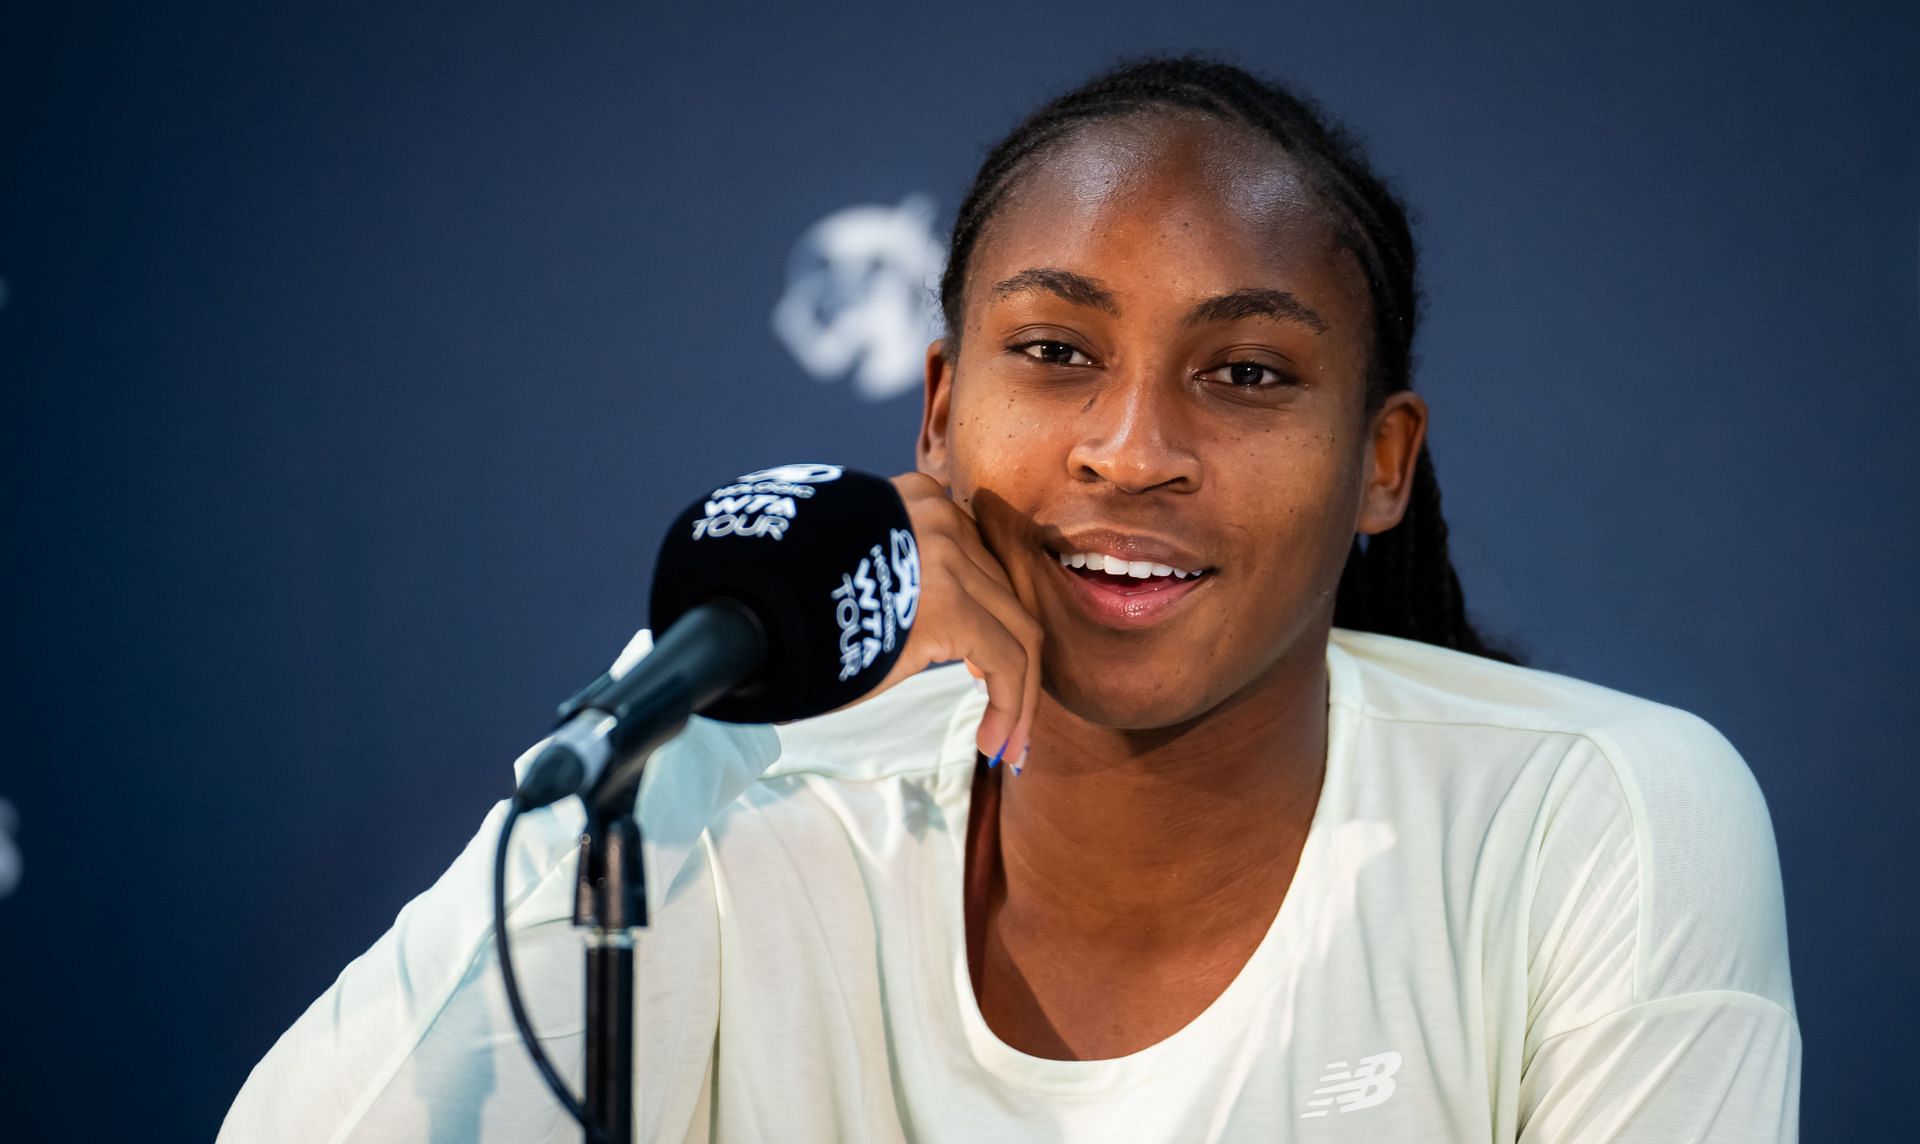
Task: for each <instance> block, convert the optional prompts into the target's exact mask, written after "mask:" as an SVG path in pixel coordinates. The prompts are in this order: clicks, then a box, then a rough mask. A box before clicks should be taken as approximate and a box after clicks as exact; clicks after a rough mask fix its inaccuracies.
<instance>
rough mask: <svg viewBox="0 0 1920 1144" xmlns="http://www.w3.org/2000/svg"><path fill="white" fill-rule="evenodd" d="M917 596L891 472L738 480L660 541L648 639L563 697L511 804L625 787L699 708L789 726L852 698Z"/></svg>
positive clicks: (797, 470) (882, 663)
mask: <svg viewBox="0 0 1920 1144" xmlns="http://www.w3.org/2000/svg"><path fill="white" fill-rule="evenodd" d="M919 603H920V551H919V547H918V545H917V544H915V542H914V537H913V525H912V522H911V521H910V520H909V518H908V516H907V509H906V505H905V503H904V502H902V501H901V499H900V494H899V492H898V491H897V490H896V489H895V488H894V487H893V484H892V482H890V481H888V480H886V479H885V478H883V477H877V476H874V475H872V474H870V473H863V472H859V471H857V470H853V469H848V468H844V467H842V466H839V465H824V464H795V465H780V466H777V467H775V468H771V469H761V470H759V471H757V472H752V473H747V474H745V475H743V476H740V477H736V478H735V479H733V480H731V481H729V482H727V483H726V484H723V485H721V486H719V487H718V488H715V489H714V490H713V491H712V492H711V493H709V494H707V495H706V496H705V497H702V498H701V499H699V500H696V501H694V502H693V503H692V504H690V505H688V506H687V508H686V509H685V510H684V511H682V512H681V513H680V515H679V516H678V517H677V518H675V520H674V522H673V525H672V526H671V527H670V528H669V529H668V530H667V535H666V539H665V540H664V541H662V542H661V546H660V555H659V557H658V559H657V560H656V562H655V565H654V574H653V590H652V593H651V597H650V602H649V612H650V614H649V626H650V627H651V628H652V629H653V631H655V632H657V633H661V634H660V636H659V638H658V639H656V640H655V642H654V646H653V650H652V651H651V652H649V653H648V654H647V655H646V656H645V657H643V658H641V659H640V660H639V662H638V663H637V664H631V665H629V664H627V663H625V662H624V660H625V657H622V659H623V662H620V663H616V664H615V665H614V667H613V668H612V669H610V670H609V671H608V672H607V673H606V674H604V675H602V676H601V677H600V678H599V679H597V680H595V681H594V682H593V683H591V684H589V685H587V687H586V688H585V689H584V690H582V691H581V692H580V694H578V695H576V696H574V697H573V698H572V699H570V700H568V701H567V702H566V703H565V704H563V705H562V706H561V708H560V719H561V723H560V727H559V729H558V730H556V731H555V732H554V734H553V736H552V738H551V739H549V740H548V742H547V745H546V747H545V748H544V749H543V750H542V751H541V752H540V754H539V755H538V756H537V757H536V758H535V759H534V762H533V765H532V767H530V768H529V769H528V771H527V777H526V781H524V782H523V783H521V784H520V788H519V789H518V790H517V791H515V792H514V801H515V802H516V803H517V804H518V805H519V806H520V809H521V810H523V811H524V810H533V809H535V808H538V807H542V806H546V805H548V804H549V803H552V802H556V801H558V800H560V799H562V798H565V797H566V796H568V795H570V794H584V795H586V796H588V797H590V798H591V797H596V796H597V795H598V794H599V792H601V791H603V790H612V789H618V787H619V786H620V785H621V783H622V782H623V781H624V780H625V779H627V778H629V777H630V775H629V774H628V773H627V771H628V768H625V767H622V766H621V765H620V764H623V763H625V762H626V761H627V760H629V759H635V758H638V759H641V760H644V759H645V758H646V756H647V755H648V754H649V753H651V752H652V751H653V749H654V748H656V747H658V746H660V744H662V743H665V742H666V741H668V740H669V739H671V738H673V737H674V736H675V735H677V734H679V733H680V731H681V730H682V729H683V728H684V727H685V726H686V723H687V719H688V717H689V716H691V715H694V714H700V715H705V716H707V717H708V718H712V719H718V720H721V721H723V722H729V723H781V722H786V721H788V720H792V719H804V718H807V717H808V716H812V715H820V714H824V713H826V712H828V711H832V710H834V709H836V708H839V707H844V706H846V705H847V704H849V703H852V702H853V701H854V700H856V699H859V698H860V697H861V696H863V695H865V694H866V693H867V692H869V691H871V690H873V689H874V688H875V687H877V686H879V684H880V681H881V680H883V679H885V678H886V676H887V672H888V671H890V670H892V668H893V665H894V663H895V662H896V661H897V660H898V659H899V658H900V652H901V649H902V648H903V647H905V645H906V641H907V632H908V630H909V629H910V628H912V626H913V619H914V614H915V613H916V611H917V610H918V608H919ZM610 767H611V768H612V770H611V771H610V770H609V768H610Z"/></svg>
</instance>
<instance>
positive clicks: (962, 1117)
mask: <svg viewBox="0 0 1920 1144" xmlns="http://www.w3.org/2000/svg"><path fill="white" fill-rule="evenodd" d="M1416 298H1417V293H1416V288H1415V280H1414V250H1413V244H1412V241H1411V237H1410V234H1409V230H1408V227H1407V223H1406V219H1405V214H1404V211H1403V209H1402V208H1401V206H1400V205H1399V203H1398V202H1397V201H1396V200H1395V199H1394V198H1393V196H1392V195H1391V194H1390V193H1389V192H1388V191H1387V190H1386V189H1385V188H1384V187H1383V186H1382V185H1381V183H1380V181H1379V180H1378V179H1377V178H1376V177H1375V176H1374V175H1373V174H1372V173H1371V172H1370V171H1369V170H1368V169H1367V167H1366V166H1365V164H1364V162H1363V160H1362V158H1361V156H1360V153H1359V151H1358V150H1357V148H1356V147H1355V146H1354V145H1353V144H1352V143H1351V142H1349V141H1348V140H1346V139H1345V138H1344V137H1343V136H1341V135H1340V134H1339V133H1338V132H1337V131H1335V130H1333V129H1331V128H1329V127H1328V126H1326V125H1325V124H1324V123H1323V122H1322V121H1321V120H1320V119H1319V118H1318V117H1317V116H1316V114H1315V113H1314V112H1313V111H1312V110H1311V109H1310V108H1309V107H1308V106H1307V105H1305V104H1303V103H1302V102H1300V101H1299V100H1298V99H1296V98H1295V97H1293V96H1291V95H1289V94H1288V93H1286V92H1285V91H1283V90H1281V89H1279V88H1276V87H1273V86H1271V85H1267V84H1263V83H1261V82H1259V81H1257V80H1256V79H1254V78H1253V77H1251V76H1249V75H1247V74H1245V73H1243V72H1241V71H1238V70H1236V69H1233V68H1229V67H1224V66H1220V65H1216V64H1211V63H1206V62H1199V61H1191V60H1156V61H1148V62H1144V63H1140V64H1136V65H1132V66H1128V67H1125V68H1122V69H1120V70H1118V71H1115V72H1113V73H1110V74H1108V75H1106V76H1103V77H1101V78H1098V79H1096V80H1094V81H1093V82H1091V83H1090V84H1088V85H1086V86H1084V87H1082V88H1080V89H1079V90H1077V91H1075V92H1072V93H1070V94H1068V95H1066V96H1063V97H1061V98H1060V99H1058V100H1056V101H1054V102H1053V103H1051V104H1049V105H1047V106H1046V107H1044V108H1042V109H1041V110H1040V111H1039V112H1037V113H1036V114H1035V116H1034V117H1033V118H1031V119H1030V120H1029V121H1028V122H1027V123H1025V124H1023V125H1022V126H1021V127H1020V128H1018V129H1017V130H1016V131H1015V132H1014V133H1013V135H1012V136H1010V137H1009V138H1008V139H1007V140H1006V141H1004V142H1003V143H1002V144H1001V145H1000V146H999V147H998V148H997V149H996V150H995V151H994V152H993V153H992V154H991V155H990V156H989V158H988V159H987V161H986V164H985V165H984V167H983V169H982V170H981V172H980V174H979V176H978V178H977V180H976V182H975V184H974V187H973V190H972V192H971V193H970V194H969V196H968V198H967V200H966V202H965V204H964V205H963V206H962V208H961V211H960V215H959V218H958V220H957V223H956V225H955V228H954V234H953V242H952V248H951V255H950V261H949V265H948V269H947V273H946V278H945V281H944V283H943V289H942V301H943V305H944V310H945V316H946V320H947V327H948V335H947V337H946V338H945V339H944V341H942V342H938V343H935V345H934V346H933V347H932V348H931V349H930V350H929V353H928V358H927V388H926V401H925V406H924V410H923V417H922V423H921V431H920V439H919V447H918V461H919V464H918V470H917V471H916V472H915V473H910V474H907V475H905V476H902V477H900V478H898V480H897V482H896V483H897V485H898V487H899V488H900V489H901V491H902V493H903V495H904V497H905V498H906V500H907V503H908V507H909V511H910V512H911V514H912V516H913V519H914V524H915V528H916V530H917V532H918V534H919V536H920V542H921V552H922V558H923V561H924V562H925V566H926V571H925V586H924V594H923V596H922V603H921V609H922V611H921V615H920V618H919V621H918V623H917V624H916V627H915V629H914V632H913V636H912V639H911V640H910V642H909V644H908V647H907V654H906V658H904V659H903V660H902V662H901V664H900V666H899V667H898V668H897V669H896V671H895V672H894V673H893V674H892V676H891V677H890V678H889V680H888V686H887V687H886V688H885V689H883V693H881V694H879V695H878V696H877V697H874V698H870V699H869V700H868V701H866V702H864V703H862V704H859V705H857V706H855V707H852V708H849V709H845V710H842V711H839V712H835V713H834V714H831V715H828V716H825V717H822V718H819V719H814V720H808V721H804V722H801V723H796V724H791V725H788V726H784V727H781V728H779V729H777V730H775V729H772V728H765V727H752V728H732V727H723V726H720V725H717V724H711V723H706V722H704V721H698V722H696V725H695V726H694V727H693V728H692V729H691V730H690V731H689V732H688V733H687V734H686V735H685V736H683V737H682V738H681V739H680V740H678V741H676V742H675V743H674V744H672V745H671V746H670V747H669V748H667V749H665V750H663V751H662V752H661V753H660V754H658V755H657V756H656V757H655V759H654V761H653V762H652V764H651V766H650V769H649V771H648V774H647V778H646V782H645V784H644V785H643V787H642V790H641V794H640V799H639V809H640V816H641V820H642V823H643V826H644V829H645V832H646V837H647V839H648V861H649V868H650V871H651V877H650V879H649V886H650V892H651V893H652V895H653V901H652V906H653V925H652V927H651V928H650V929H648V930H647V931H646V932H645V934H644V936H643V938H642V942H641V953H640V961H641V964H640V969H639V976H640V983H641V991H642V999H641V1002H640V1006H639V1017H638V1020H639V1028H638V1037H639V1047H638V1050H637V1055H638V1058H639V1060H640V1062H641V1063H640V1066H639V1070H638V1071H639V1077H638V1081H637V1083H638V1086H639V1096H638V1102H639V1111H638V1114H637V1116H638V1134H639V1136H640V1137H641V1138H643V1139H648V1140H669V1141H680V1140H706V1139H719V1140H781V1141H830V1140H902V1139H911V1140H953V1141H1026V1140H1032V1141H1043V1140H1048V1141H1050V1140H1076V1141H1105V1140H1129V1141H1131V1140H1179V1141H1189V1140H1221V1141H1227V1140H1234V1141H1238V1140H1263V1141H1264V1140H1303V1141H1304V1140H1316V1141H1361V1140H1366V1141H1381V1140H1393V1141H1402V1140H1449V1141H1451V1140H1474V1141H1488V1140H1493V1141H1512V1140H1528V1141H1556V1142H1559V1141H1601V1140H1607V1141H1618V1140H1630V1141H1647V1142H1652V1141H1662V1142H1665V1141H1678V1140H1698V1141H1725V1142H1731V1141H1753V1140H1790V1139H1793V1138H1794V1136H1795V1131H1796V1127H1795V1125H1796V1115H1797V1099H1798V1080H1799V1053H1800V1042H1799V1036H1798V1030H1797V1026H1796V1024H1795V1018H1794V1014H1793V998H1792V990H1791V984H1790V981H1789V976H1788V967H1787V957H1786V941H1785V926H1784V918H1783V913H1782V907H1781V900H1780V885H1779V874H1778V870H1777V863H1776V859H1775V855H1774V848H1773V840H1772V834H1771V829H1770V826H1769V824H1768V819H1767V814H1766V808H1765V806H1764V804H1763V802H1762V800H1761V797H1760V794H1759V792H1758V790H1757V788H1756V787H1755V785H1754V783H1753V781H1752V778H1751V776H1750V775H1749V774H1748V772H1747V770H1746V768H1745V766H1744V764H1743V763H1742V762H1741V760H1740V758H1739V756H1738V755H1737V754H1735V753H1734V751H1733V749H1732V748H1731V747H1730V746H1728V744H1727V743H1726V742H1725V740H1724V739H1722V738H1721V737H1720V736H1719V735H1718V734H1717V733H1716V732H1714V730H1713V729H1712V728H1711V727H1709V726H1707V725H1706V724H1704V723H1703V722H1701V721H1700V720H1698V719H1696V718H1694V717H1692V716H1690V715H1687V714H1685V713H1684V712H1680V711H1676V710H1673V709H1671V708H1667V707H1662V706H1659V705H1657V704H1653V703H1650V702H1647V701H1645V700H1640V699H1635V698H1632V697H1629V696H1625V695H1621V694H1619V693H1617V692H1612V691H1608V690H1605V689H1603V688H1599V687H1595V686H1591V685H1588V684H1583V683H1579V682H1577V681H1574V680H1570V679H1566V678H1563V677H1560V676H1555V675H1549V674H1546V673H1544V672H1537V671H1531V670H1528V669H1525V668H1522V667H1518V666H1514V665H1512V664H1511V663H1509V662H1502V660H1503V658H1504V657H1501V656H1497V655H1494V654H1491V653H1490V652H1489V649H1488V648H1487V646H1486V645H1485V644H1484V643H1483V641H1482V640H1481V639H1480V637H1479V636H1477V635H1476V634H1475V632H1474V630H1473V628H1472V627H1471V626H1470V625H1469V624H1468V622H1467V620H1466V618H1465V614H1464V611H1463V608H1462V604H1461V597H1460V592H1459V588H1458V583H1457V581H1456V579H1455V576H1454V573H1453V571H1452V568H1451V566H1450V563H1449V561H1448V557H1447V553H1446V539H1445V538H1446V528H1445V525H1444V523H1443V522H1442V521H1441V518H1440V514H1439V491H1438V488H1437V486H1436V485H1435V483H1434V476H1433V470H1432V467H1431V465H1430V464H1429V462H1428V460H1427V453H1426V449H1425V434H1426V427H1427V413H1426V407H1425V405H1424V403H1423V402H1422V401H1421V399H1420V398H1419V397H1417V396H1416V395H1414V394H1413V393H1412V392H1411V391H1410V390H1409V388H1408V386H1409V382H1410V361H1411V353H1410V350H1411V345H1412V340H1413V333H1414V319H1415V311H1416V305H1415V302H1416ZM1362 538H1364V540H1363V539H1362ZM1336 625H1337V627H1336ZM960 659H964V660H966V661H967V662H968V664H969V665H970V666H971V667H972V668H973V669H974V670H975V671H976V672H977V673H978V674H980V675H982V676H983V677H984V680H985V688H984V690H985V695H982V694H980V693H979V692H977V691H976V690H975V689H974V688H973V687H970V686H969V685H968V684H969V680H968V676H967V675H966V674H965V672H964V671H962V670H961V669H960V668H959V667H957V666H950V667H942V668H936V669H933V670H925V669H927V668H929V667H930V666H931V665H933V664H938V663H943V662H947V661H951V660H960ZM1003 758H1004V759H1006V760H1007V761H1008V763H1009V766H1007V767H999V766H996V765H995V764H997V763H998V762H999V761H1000V760H1001V759H1003ZM497 825H498V812H496V815H495V818H494V819H493V820H490V822H489V825H488V826H487V827H485V828H483V829H482V830H481V832H480V834H479V835H478V836H477V837H476V839H475V841H474V843H473V845H472V846H471V847H470V848H469V851H468V852H467V853H466V854H465V855H463V856H462V857H461V858H460V859H459V860H458V861H457V862H456V864H455V865H454V867H453V869H452V870H451V871H449V873H448V874H447V875H446V876H445V877H444V878H443V879H442V880H441V882H440V883H439V884H437V885H436V886H435V887H433V888H432V889H431V890H429V891H428V892H427V893H426V894H424V895H422V896H421V897H420V898H419V899H417V900H416V901H415V902H413V903H412V904H410V905H409V906H408V907H407V909H406V911H404V912H403V913H402V914H401V916H400V918H399V920H398V921H397V922H396V924H395V926H394V929H393V930H392V931H391V932H390V933H389V934H388V935H387V936H386V937H384V938H382V939H381V941H380V943H379V944H377V945H376V946H375V947H374V949H373V950H372V951H371V952H370V953H369V954H368V955H366V956H364V957H362V958H361V959H359V960H357V961H356V962H354V963H353V965H351V966H349V967H348V969H347V970H346V971H345V973H343V974H342V976H341V978H340V980H339V982H337V983H336V984H335V985H334V987H333V988H332V989H331V990H330V991H329V993H328V994H327V995H326V996H324V997H322V998H321V999H320V1001H318V1002H317V1003H316V1004H315V1005H314V1007H313V1008H312V1009H310V1010H309V1011H308V1013H307V1014H306V1015H305V1016H303V1017H302V1018H301V1019H300V1021H299V1023H298V1024H296V1025H295V1026H294V1028H293V1029H292V1030H291V1031H289V1033H288V1034H287V1035H286V1036H284V1037H283V1038H282V1039H281V1041H280V1043H279V1044H278V1045H277V1046H276V1047H275V1049H274V1050H273V1052H272V1053H271V1054H270V1055H269V1056H268V1057H267V1059H266V1060H265V1061H263V1062H262V1064H261V1065H260V1066H259V1068H257V1069H256V1070H255V1073H254V1075H253V1077H252V1078H251V1080H250V1081H249V1083H248V1086H247V1088H246V1089H245V1090H244V1091H243V1092H242V1093H241V1095H240V1097H239V1099H238V1100H237V1101H236V1103H235V1106H234V1109H233V1111H232V1113H231V1114H230V1115H229V1119H228V1122H227V1126H226V1130H225V1133H224V1135H225V1136H226V1137H227V1138H229V1139H234V1140H253V1139H274V1140H294V1139H315V1140H320V1139H328V1140H334V1139H428V1138H431V1139H434V1140H465V1139H488V1140H496V1139H497V1140H523V1139H547V1138H550V1137H551V1138H557V1139H574V1138H577V1136H576V1131H577V1130H576V1129H575V1128H574V1127H573V1126H572V1125H571V1123H570V1122H567V1121H565V1120H564V1114H562V1113H561V1112H560V1111H559V1109H558V1108H557V1107H556V1106H555V1105H554V1103H553V1102H552V1100H551V1099H550V1097H549V1096H548V1094H547V1093H546V1091H545V1090H544V1089H543V1088H542V1087H541V1085H540V1084H539V1082H538V1081H537V1079H535V1077H534V1074H533V1072H532V1069H531V1067H530V1066H529V1065H528V1063H527V1060H526V1056H525V1054H524V1052H523V1051H522V1050H521V1048H520V1046H519V1045H518V1043H517V1042H516V1040H515V1037H514V1034H513V1029H512V1025H511V1023H510V1021H509V1020H508V1018H507V1015H506V1010H505V1006H504V1001H503V999H502V997H501V994H500V989H499V985H498V977H497V971H496V968H495V966H496V961H495V957H494V952H493V950H492V948H491V944H490V941H489V937H488V893H487V876H488V869H487V866H488V852H489V850H490V847H491V845H492V841H493V838H494V833H495V830H496V829H497ZM579 825H580V822H579V818H578V814H577V811H575V810H572V809H567V808H560V807H556V808H555V809H554V810H553V811H550V812H543V813H541V814H538V815H534V816H531V817H530V818H528V819H526V820H524V821H523V823H522V825H521V827H520V833H519V834H517V835H516V846H515V852H514V863H513V865H512V867H511V871H510V872H511V880H510V893H511V896H512V900H513V901H514V902H515V903H516V904H515V906H514V908H513V912H512V915H511V924H512V928H513V930H514V932H515V935H516V936H515V954H516V958H517V959H518V960H519V962H520V964H521V965H522V967H523V968H522V970H521V976H522V978H523V979H524V980H525V983H526V988H527V991H528V993H529V995H530V998H529V999H530V1003H531V1006H532V1009H533V1011H534V1014H535V1022H536V1024H537V1026H538V1027H539V1028H540V1029H541V1031H542V1032H543V1034H545V1035H548V1036H550V1037H552V1038H553V1043H552V1045H551V1046H550V1048H551V1050H552V1051H554V1052H555V1053H556V1055H558V1056H559V1057H560V1058H561V1059H562V1060H573V1061H576V1062H577V1059H578V1054H579V1047H578V1041H579V1032H580V1021H579V1018H578V1012H577V1011H578V997H579V996H580V986H579V967H578V962H579V954H578V948H579V947H578V941H577V938H576V936H575V934H574V932H573V931H572V930H571V928H570V927H569V926H568V925H567V924H566V923H567V921H568V918H569V915H570V905H571V903H570V899H569V894H570V892H571V888H572V884H573V882H572V878H573V876H572V849H571V847H572V842H573V839H574V836H575V834H576V832H577V831H578V829H579ZM574 1083H575V1085H576V1087H577V1085H578V1083H579V1081H578V1075H577V1071H576V1074H575V1077H574Z"/></svg>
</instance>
